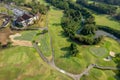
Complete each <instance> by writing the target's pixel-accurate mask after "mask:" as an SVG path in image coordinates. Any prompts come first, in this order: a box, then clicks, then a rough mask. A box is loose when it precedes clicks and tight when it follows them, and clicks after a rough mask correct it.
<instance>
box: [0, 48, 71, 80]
mask: <svg viewBox="0 0 120 80" xmlns="http://www.w3.org/2000/svg"><path fill="white" fill-rule="evenodd" d="M0 55H1V56H0V80H18V79H19V80H71V79H70V78H68V77H67V76H65V75H63V74H61V73H59V72H57V71H55V70H54V69H52V68H51V67H50V66H49V65H47V64H46V63H44V62H43V61H42V60H41V58H40V57H39V55H38V53H36V51H35V50H34V49H33V48H28V47H18V46H17V47H11V48H8V49H4V50H1V51H0Z"/></svg>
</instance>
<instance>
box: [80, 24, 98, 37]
mask: <svg viewBox="0 0 120 80" xmlns="http://www.w3.org/2000/svg"><path fill="white" fill-rule="evenodd" d="M95 31H96V26H95V25H94V24H86V25H84V26H83V29H82V31H81V34H83V35H89V34H95Z"/></svg>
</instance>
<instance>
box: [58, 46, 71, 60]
mask: <svg viewBox="0 0 120 80" xmlns="http://www.w3.org/2000/svg"><path fill="white" fill-rule="evenodd" d="M61 50H62V51H66V53H65V54H64V55H63V56H60V57H61V58H69V57H70V56H71V54H70V47H63V48H61Z"/></svg>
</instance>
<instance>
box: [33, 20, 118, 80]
mask: <svg viewBox="0 0 120 80" xmlns="http://www.w3.org/2000/svg"><path fill="white" fill-rule="evenodd" d="M46 26H47V29H48V19H47V20H46ZM48 34H49V36H50V46H51V49H52V59H51V60H50V61H49V60H48V59H47V58H46V57H45V56H44V55H43V54H42V51H41V50H40V48H39V46H38V44H37V43H36V42H34V43H33V47H34V48H35V49H36V50H37V52H38V53H39V56H40V57H41V58H42V60H43V61H44V62H46V63H47V64H49V65H50V66H51V67H52V68H54V69H56V70H57V71H59V72H61V73H63V74H66V75H67V76H69V77H71V78H73V79H74V80H80V79H81V77H82V76H83V75H88V73H89V71H90V70H91V69H92V68H97V69H101V70H120V68H115V67H104V66H98V65H97V64H90V65H89V66H88V67H87V68H86V69H85V70H84V71H83V72H82V73H80V74H73V73H69V72H67V71H65V70H63V69H60V68H59V67H57V66H56V65H55V62H54V48H53V43H52V37H51V35H50V32H49V30H48Z"/></svg>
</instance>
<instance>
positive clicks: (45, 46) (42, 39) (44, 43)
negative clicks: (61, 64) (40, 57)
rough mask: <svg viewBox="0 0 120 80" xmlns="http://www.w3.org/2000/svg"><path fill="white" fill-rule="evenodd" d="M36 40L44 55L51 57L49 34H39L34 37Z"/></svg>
mask: <svg viewBox="0 0 120 80" xmlns="http://www.w3.org/2000/svg"><path fill="white" fill-rule="evenodd" d="M39 33H41V32H38V34H39ZM34 40H36V41H37V42H39V48H40V49H41V50H42V52H43V54H44V55H45V56H47V57H49V56H51V54H52V50H51V46H50V37H49V34H48V33H44V34H39V35H36V36H34Z"/></svg>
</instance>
